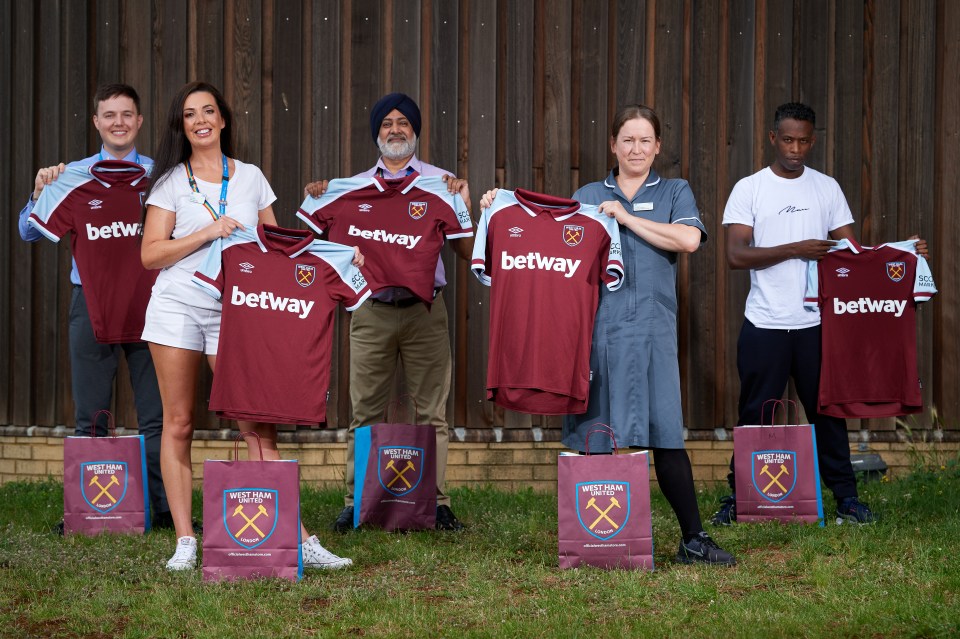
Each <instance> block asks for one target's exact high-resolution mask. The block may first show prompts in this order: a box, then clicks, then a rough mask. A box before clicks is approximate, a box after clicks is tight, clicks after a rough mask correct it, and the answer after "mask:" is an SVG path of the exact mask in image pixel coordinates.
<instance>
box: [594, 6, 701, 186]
mask: <svg viewBox="0 0 960 639" xmlns="http://www.w3.org/2000/svg"><path fill="white" fill-rule="evenodd" d="M655 6H656V20H655V23H654V36H653V77H652V78H647V83H648V84H650V83H651V82H652V84H653V86H654V102H655V105H653V106H654V109H655V110H656V112H657V115H658V116H659V117H660V129H661V138H662V142H661V145H660V154H659V155H658V156H657V161H656V170H657V172H658V173H660V174H661V175H662V176H664V177H667V178H677V177H680V151H681V149H682V147H683V136H682V126H681V122H682V119H683V91H684V86H683V82H682V79H683V58H684V51H683V3H680V2H658V3H656V5H655ZM609 137H610V132H609V128H607V130H606V136H605V139H609Z"/></svg>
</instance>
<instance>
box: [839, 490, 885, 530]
mask: <svg viewBox="0 0 960 639" xmlns="http://www.w3.org/2000/svg"><path fill="white" fill-rule="evenodd" d="M876 520H877V517H876V515H874V514H873V511H871V510H870V507H869V506H867V505H866V504H865V503H863V502H862V501H860V500H859V499H857V498H856V497H847V498H846V499H844V500H843V501H842V502H840V505H839V506H837V525H840V524H858V525H860V526H862V525H864V524H872V523H873V522H875V521H876Z"/></svg>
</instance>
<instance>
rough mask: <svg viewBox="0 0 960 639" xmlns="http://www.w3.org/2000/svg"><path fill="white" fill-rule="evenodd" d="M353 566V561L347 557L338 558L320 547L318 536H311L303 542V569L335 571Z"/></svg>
mask: <svg viewBox="0 0 960 639" xmlns="http://www.w3.org/2000/svg"><path fill="white" fill-rule="evenodd" d="M352 565H353V559H347V558H346V557H337V556H336V555H335V554H333V553H332V552H330V551H329V550H327V549H326V548H324V547H323V546H321V545H320V540H319V539H317V536H316V535H311V536H310V538H309V539H307V540H306V541H305V542H303V567H304V568H323V569H325V570H333V569H336V568H346V567H347V566H352Z"/></svg>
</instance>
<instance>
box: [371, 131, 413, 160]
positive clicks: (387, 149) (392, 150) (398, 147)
mask: <svg viewBox="0 0 960 639" xmlns="http://www.w3.org/2000/svg"><path fill="white" fill-rule="evenodd" d="M377 146H378V147H380V155H382V156H383V157H385V158H387V159H388V160H402V159H404V158H408V157H410V156H411V155H413V153H414V151H416V150H417V136H413V139H410V140H408V139H404V140H397V141H396V142H386V141H384V140H377Z"/></svg>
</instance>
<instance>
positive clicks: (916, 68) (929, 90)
mask: <svg viewBox="0 0 960 639" xmlns="http://www.w3.org/2000/svg"><path fill="white" fill-rule="evenodd" d="M900 24H901V28H900V75H899V77H900V114H901V117H900V119H899V120H898V123H901V124H900V130H901V131H902V130H903V125H902V123H904V122H906V123H909V125H908V126H909V131H910V134H909V135H903V136H901V138H902V140H901V144H900V153H899V157H898V158H897V159H898V165H897V168H898V170H897V199H898V206H897V207H896V209H894V210H893V211H890V212H889V213H890V214H891V215H895V216H896V218H897V219H896V229H897V230H896V236H895V237H894V238H892V239H897V240H905V239H907V238H908V237H911V236H913V235H919V236H920V237H922V238H928V239H927V241H928V243H929V245H930V252H931V254H932V255H943V254H945V253H948V252H950V251H951V249H952V248H953V245H949V244H943V243H942V238H940V237H939V236H937V235H936V234H935V233H934V217H935V215H936V212H935V211H936V209H935V202H936V197H935V192H936V187H935V183H934V180H933V177H934V173H933V171H929V170H922V169H921V170H919V171H917V172H916V173H914V172H908V171H904V170H903V167H918V168H920V167H923V168H926V167H931V166H936V164H935V162H936V144H937V141H938V140H939V139H942V137H941V134H940V132H939V130H938V129H935V128H934V126H935V116H936V104H935V101H936V81H937V76H936V64H930V61H931V60H936V57H937V7H936V2H935V0H916V1H914V2H905V3H903V4H902V5H901V10H900ZM952 181H953V182H954V183H956V182H957V181H958V180H957V179H956V178H954V179H953V180H952ZM934 281H935V282H936V280H934ZM940 290H942V291H946V290H949V289H943V288H941V289H940ZM955 290H956V289H955ZM950 297H954V300H955V296H950ZM945 298H946V296H941V297H940V299H939V300H938V301H943V300H944V299H945ZM948 303H955V301H951V302H948ZM921 308H922V309H923V310H922V311H921V312H920V313H919V314H918V315H917V328H918V329H919V330H918V333H919V339H918V342H917V356H918V358H919V363H920V366H919V373H920V380H921V382H922V384H923V400H924V402H923V403H924V406H926V407H929V406H930V403H931V400H932V399H933V392H932V391H933V387H932V385H931V384H930V381H931V380H932V377H933V370H934V358H935V353H936V351H935V350H934V348H933V342H934V333H933V330H934V326H933V313H932V312H931V310H933V309H932V308H927V305H924V306H923V307H921ZM954 388H960V385H955V386H954ZM928 414H929V413H928ZM892 421H893V420H890V421H889V422H887V423H885V424H884V426H885V427H886V428H889V429H893V428H894V426H895V425H894V423H892ZM924 421H927V420H924Z"/></svg>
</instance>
